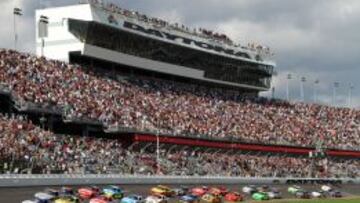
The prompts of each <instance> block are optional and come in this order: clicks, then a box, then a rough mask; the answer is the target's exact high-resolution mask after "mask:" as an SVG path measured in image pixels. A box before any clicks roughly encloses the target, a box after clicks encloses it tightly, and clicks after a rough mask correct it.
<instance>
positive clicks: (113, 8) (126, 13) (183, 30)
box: [83, 0, 274, 62]
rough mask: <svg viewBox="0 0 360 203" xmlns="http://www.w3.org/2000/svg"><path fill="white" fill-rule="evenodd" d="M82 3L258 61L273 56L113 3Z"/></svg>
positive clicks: (252, 46) (264, 48)
mask: <svg viewBox="0 0 360 203" xmlns="http://www.w3.org/2000/svg"><path fill="white" fill-rule="evenodd" d="M83 3H90V4H91V5H93V6H94V7H97V8H101V9H103V10H105V11H107V12H111V13H112V14H114V15H119V16H121V17H122V18H124V19H126V20H128V21H130V22H134V21H135V22H137V23H139V24H141V25H147V26H150V27H151V28H153V29H156V30H166V32H171V33H175V34H177V35H180V36H183V37H188V38H193V39H197V40H204V41H205V42H208V43H210V44H216V45H221V46H224V47H226V46H230V47H233V48H236V49H239V50H246V51H249V52H254V53H256V54H258V55H259V57H260V58H261V59H262V60H259V61H267V62H271V60H270V59H271V56H273V55H274V53H273V52H272V51H271V50H270V47H267V46H263V45H260V44H258V43H247V44H246V43H244V44H240V43H235V42H234V41H233V40H232V39H230V38H229V37H228V36H227V35H226V34H224V33H218V32H215V31H212V30H209V29H205V28H198V29H197V28H190V27H188V26H186V25H183V24H180V23H177V22H175V23H170V22H168V21H166V20H164V19H160V18H156V17H151V16H148V15H146V14H142V13H140V12H138V11H133V10H128V9H125V8H122V7H120V6H118V5H116V4H114V3H104V2H102V1H99V0H85V1H83ZM109 19H110V20H111V21H112V22H115V21H116V19H115V18H114V17H113V16H110V17H109ZM109 19H108V20H109ZM260 58H259V59H260Z"/></svg>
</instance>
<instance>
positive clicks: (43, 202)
mask: <svg viewBox="0 0 360 203" xmlns="http://www.w3.org/2000/svg"><path fill="white" fill-rule="evenodd" d="M34 197H35V202H37V203H51V202H52V201H53V200H54V199H55V197H54V196H53V195H51V194H48V193H45V192H38V193H35V195H34Z"/></svg>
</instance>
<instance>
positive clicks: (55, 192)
mask: <svg viewBox="0 0 360 203" xmlns="http://www.w3.org/2000/svg"><path fill="white" fill-rule="evenodd" d="M45 193H47V194H50V195H52V196H54V197H58V196H59V195H60V191H59V190H56V189H52V188H47V189H45Z"/></svg>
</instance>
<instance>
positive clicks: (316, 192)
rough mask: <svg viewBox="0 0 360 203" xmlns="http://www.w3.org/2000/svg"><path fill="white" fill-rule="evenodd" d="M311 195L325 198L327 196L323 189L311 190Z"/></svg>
mask: <svg viewBox="0 0 360 203" xmlns="http://www.w3.org/2000/svg"><path fill="white" fill-rule="evenodd" d="M311 196H312V197H314V198H324V197H326V196H325V194H324V193H323V192H322V191H313V192H311Z"/></svg>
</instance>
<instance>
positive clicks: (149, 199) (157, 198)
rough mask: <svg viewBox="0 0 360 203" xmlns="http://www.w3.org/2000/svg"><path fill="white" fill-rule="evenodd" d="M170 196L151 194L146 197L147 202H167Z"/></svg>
mask: <svg viewBox="0 0 360 203" xmlns="http://www.w3.org/2000/svg"><path fill="white" fill-rule="evenodd" d="M167 202H168V198H167V197H166V196H164V195H150V196H148V197H146V199H145V203H167Z"/></svg>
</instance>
